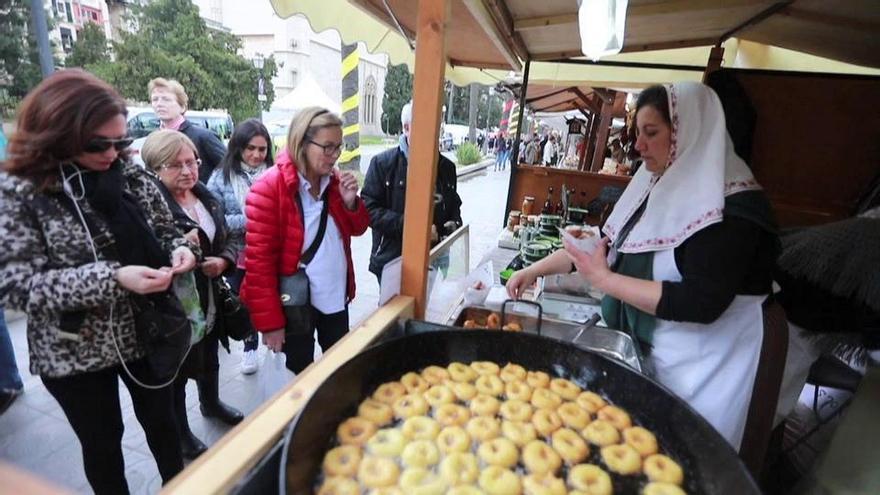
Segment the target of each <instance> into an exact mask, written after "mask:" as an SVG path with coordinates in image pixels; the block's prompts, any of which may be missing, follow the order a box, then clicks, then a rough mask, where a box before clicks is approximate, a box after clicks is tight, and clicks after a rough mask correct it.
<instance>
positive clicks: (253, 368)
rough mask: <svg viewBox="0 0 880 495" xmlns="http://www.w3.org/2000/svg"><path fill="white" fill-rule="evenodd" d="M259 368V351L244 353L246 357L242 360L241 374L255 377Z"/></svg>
mask: <svg viewBox="0 0 880 495" xmlns="http://www.w3.org/2000/svg"><path fill="white" fill-rule="evenodd" d="M259 367H260V365H259V362H258V361H257V351H244V357H242V358H241V374H242V375H253V374H254V373H256V372H257V368H259Z"/></svg>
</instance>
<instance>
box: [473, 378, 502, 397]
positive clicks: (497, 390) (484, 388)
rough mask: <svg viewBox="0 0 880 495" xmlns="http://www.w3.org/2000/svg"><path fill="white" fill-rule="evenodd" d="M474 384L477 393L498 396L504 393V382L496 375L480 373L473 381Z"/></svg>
mask: <svg viewBox="0 0 880 495" xmlns="http://www.w3.org/2000/svg"><path fill="white" fill-rule="evenodd" d="M474 386H475V387H477V393H480V394H483V395H491V396H493V397H498V396H499V395H501V394H503V393H504V382H502V381H501V378H498V375H482V376H480V377H479V378H477V381H476V382H474Z"/></svg>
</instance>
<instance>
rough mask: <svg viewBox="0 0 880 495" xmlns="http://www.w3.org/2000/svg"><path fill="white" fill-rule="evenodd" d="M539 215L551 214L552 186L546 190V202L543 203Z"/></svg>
mask: <svg viewBox="0 0 880 495" xmlns="http://www.w3.org/2000/svg"><path fill="white" fill-rule="evenodd" d="M541 213H542V214H544V215H552V214H553V187H552V186H551V187H550V188H549V189H548V190H547V200H546V201H544V207H543V208H541Z"/></svg>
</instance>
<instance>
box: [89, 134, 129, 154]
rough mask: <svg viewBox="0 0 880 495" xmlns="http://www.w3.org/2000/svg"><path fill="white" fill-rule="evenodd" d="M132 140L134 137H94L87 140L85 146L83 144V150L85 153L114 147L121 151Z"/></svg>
mask: <svg viewBox="0 0 880 495" xmlns="http://www.w3.org/2000/svg"><path fill="white" fill-rule="evenodd" d="M133 142H134V139H132V138H129V137H125V138H122V139H108V138H95V139H92V140H91V141H89V142H87V143H86V145H85V146H83V151H85V152H86V153H103V152H104V151H107V150H109V149H110V148H111V147H112V148H115V149H116V151H122V150H124V149H125V148H128V147H129V146H131V143H133Z"/></svg>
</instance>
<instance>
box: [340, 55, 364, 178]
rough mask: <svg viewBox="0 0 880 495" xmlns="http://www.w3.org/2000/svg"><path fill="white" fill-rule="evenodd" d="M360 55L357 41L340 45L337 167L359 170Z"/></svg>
mask: <svg viewBox="0 0 880 495" xmlns="http://www.w3.org/2000/svg"><path fill="white" fill-rule="evenodd" d="M360 60H361V59H360V55H359V54H358V50H357V43H356V42H355V43H352V44H350V45H342V144H343V148H342V150H343V151H342V155H341V156H340V157H339V168H341V169H345V170H360V163H361V142H360V141H361V140H360V119H359V117H358V107H359V105H358V101H359V96H358V65H359V64H360Z"/></svg>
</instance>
